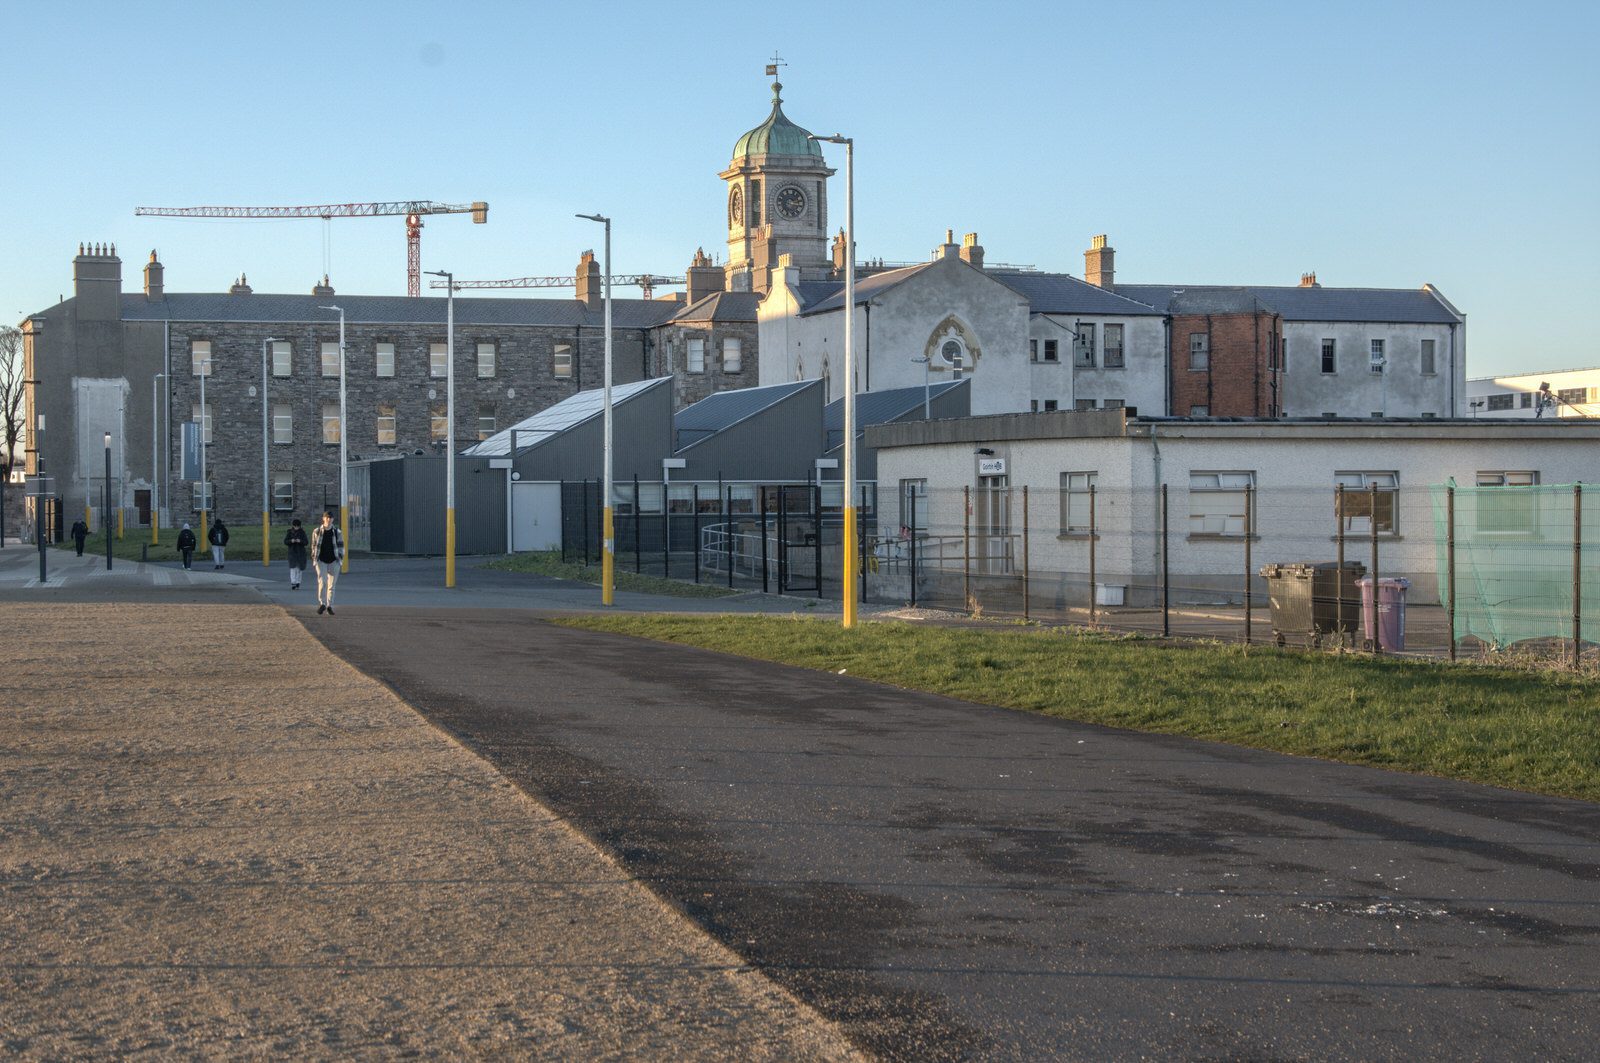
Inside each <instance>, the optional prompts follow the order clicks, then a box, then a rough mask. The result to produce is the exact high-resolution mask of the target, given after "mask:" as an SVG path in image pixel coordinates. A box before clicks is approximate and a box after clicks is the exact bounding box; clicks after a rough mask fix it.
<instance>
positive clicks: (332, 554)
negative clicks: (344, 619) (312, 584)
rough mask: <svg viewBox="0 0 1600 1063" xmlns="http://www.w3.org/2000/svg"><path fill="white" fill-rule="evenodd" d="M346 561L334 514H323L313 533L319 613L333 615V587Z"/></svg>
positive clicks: (312, 560) (312, 549) (313, 555)
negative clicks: (342, 564)
mask: <svg viewBox="0 0 1600 1063" xmlns="http://www.w3.org/2000/svg"><path fill="white" fill-rule="evenodd" d="M343 560H344V536H342V535H340V534H339V528H338V525H336V524H334V523H333V512H332V511H331V510H330V511H328V512H326V513H324V514H322V523H321V524H319V525H317V527H316V529H315V530H314V531H312V533H311V564H312V565H313V566H314V567H315V568H316V570H317V612H319V613H327V614H328V615H329V616H332V615H333V585H334V584H335V583H337V582H338V581H339V563H340V562H341V561H343Z"/></svg>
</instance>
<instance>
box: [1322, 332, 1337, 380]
mask: <svg viewBox="0 0 1600 1063" xmlns="http://www.w3.org/2000/svg"><path fill="white" fill-rule="evenodd" d="M1337 353H1338V341H1336V340H1323V341H1322V371H1323V372H1324V373H1336V372H1338V371H1339V363H1338V360H1337V357H1336V355H1337Z"/></svg>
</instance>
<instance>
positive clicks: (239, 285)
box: [228, 273, 333, 295]
mask: <svg viewBox="0 0 1600 1063" xmlns="http://www.w3.org/2000/svg"><path fill="white" fill-rule="evenodd" d="M228 294H229V295H249V294H250V282H249V281H247V280H245V277H244V274H243V273H241V274H239V279H238V280H236V281H234V282H233V287H232V288H229V289H228ZM312 294H316V293H312ZM328 294H329V295H332V294H333V289H332V288H329V289H328Z"/></svg>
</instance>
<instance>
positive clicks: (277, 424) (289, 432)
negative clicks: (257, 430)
mask: <svg viewBox="0 0 1600 1063" xmlns="http://www.w3.org/2000/svg"><path fill="white" fill-rule="evenodd" d="M272 441H273V442H274V443H293V442H294V412H293V410H292V408H291V407H290V406H289V404H288V403H287V402H275V403H273V404H272Z"/></svg>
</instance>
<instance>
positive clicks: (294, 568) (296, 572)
mask: <svg viewBox="0 0 1600 1063" xmlns="http://www.w3.org/2000/svg"><path fill="white" fill-rule="evenodd" d="M310 544H311V539H310V537H309V536H307V535H306V530H305V529H304V528H302V527H301V526H300V519H299V518H298V517H297V518H295V520H294V521H293V523H291V524H290V525H289V530H288V531H287V532H286V533H284V536H283V545H284V548H285V549H287V550H288V551H289V589H290V590H292V591H297V590H299V589H300V579H301V577H302V576H304V575H305V571H306V556H307V549H306V548H307V547H308V546H309V545H310Z"/></svg>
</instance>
